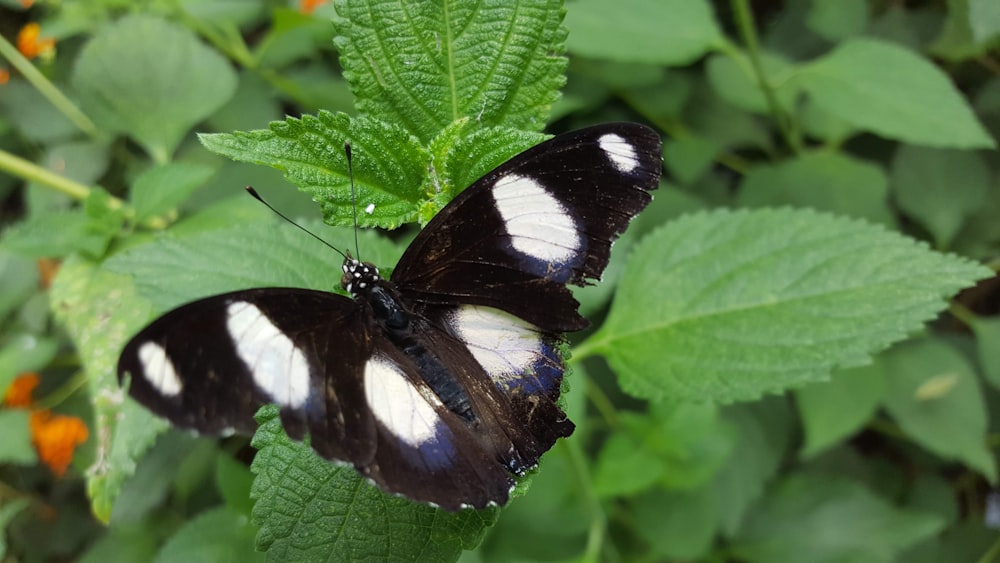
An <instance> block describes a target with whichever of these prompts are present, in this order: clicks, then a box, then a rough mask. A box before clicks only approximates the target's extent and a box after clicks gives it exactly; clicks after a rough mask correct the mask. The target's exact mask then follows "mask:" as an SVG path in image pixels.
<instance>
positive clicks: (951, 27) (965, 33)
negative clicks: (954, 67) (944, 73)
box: [928, 0, 989, 62]
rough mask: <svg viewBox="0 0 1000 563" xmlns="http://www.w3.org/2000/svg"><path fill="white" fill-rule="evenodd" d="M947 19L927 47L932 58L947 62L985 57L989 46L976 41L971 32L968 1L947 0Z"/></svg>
mask: <svg viewBox="0 0 1000 563" xmlns="http://www.w3.org/2000/svg"><path fill="white" fill-rule="evenodd" d="M946 4H947V15H948V17H947V19H945V22H944V26H943V27H941V33H940V35H938V37H937V39H936V40H935V41H934V42H933V43H932V44H931V45H929V46H928V51H929V52H930V53H931V54H933V55H934V56H937V57H941V58H944V59H946V60H948V61H955V62H960V61H966V60H970V59H975V58H978V57H981V56H984V55H986V53H987V51H988V50H989V46H988V45H987V44H986V43H984V42H980V41H978V40H977V38H976V35H975V32H974V31H973V20H972V14H971V12H970V4H971V2H970V0H948V1H947V2H946Z"/></svg>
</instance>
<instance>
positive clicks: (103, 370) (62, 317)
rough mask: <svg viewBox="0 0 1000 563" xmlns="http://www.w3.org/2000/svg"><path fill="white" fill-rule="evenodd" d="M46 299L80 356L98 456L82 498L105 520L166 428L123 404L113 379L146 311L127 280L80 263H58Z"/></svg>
mask: <svg viewBox="0 0 1000 563" xmlns="http://www.w3.org/2000/svg"><path fill="white" fill-rule="evenodd" d="M51 295H52V297H51V306H52V310H53V313H54V314H55V316H56V318H57V319H58V320H59V322H60V323H62V325H63V326H64V327H66V329H67V331H68V332H69V335H70V338H71V339H72V340H73V343H74V345H75V346H76V349H77V350H79V351H80V359H81V361H82V363H83V367H84V370H85V371H86V373H87V377H88V383H89V386H90V390H91V396H92V397H93V402H94V422H95V425H96V428H95V429H94V431H93V433H92V436H94V438H96V440H97V441H98V442H97V454H98V455H97V459H96V461H95V463H94V465H93V466H92V467H91V468H90V469H89V470H88V472H87V493H88V495H89V496H90V499H91V502H92V508H93V511H94V513H95V514H96V515H97V516H98V518H101V519H102V520H105V521H107V520H108V518H110V516H111V506H112V503H114V500H115V498H116V497H117V496H118V493H119V491H120V490H121V487H122V483H123V482H124V481H125V479H126V478H128V476H130V475H132V473H133V472H135V467H136V461H135V460H136V459H138V458H139V457H140V455H141V454H142V453H143V452H144V451H146V449H147V448H148V447H149V446H150V444H152V442H153V440H155V438H156V435H157V434H158V433H159V432H162V430H163V429H164V428H166V422H164V421H162V420H160V419H157V418H155V417H154V416H153V415H152V414H150V413H149V411H147V410H146V409H144V408H142V407H140V406H139V405H138V404H137V403H135V402H133V401H131V400H127V399H126V397H125V394H124V392H122V391H121V390H120V389H119V387H118V382H117V380H116V377H115V368H116V366H117V364H118V354H119V352H120V351H121V347H122V346H123V345H124V344H125V340H126V339H127V338H128V337H130V336H131V335H132V334H134V333H135V332H136V331H137V330H138V329H139V328H140V327H141V326H142V323H144V322H146V321H147V320H148V318H149V311H150V307H149V304H148V302H146V301H144V300H142V299H140V298H139V297H138V296H136V294H135V289H134V287H133V285H132V283H131V282H130V281H129V280H128V278H126V277H125V276H122V275H119V274H114V273H111V272H107V271H104V270H99V269H97V268H96V267H95V266H94V265H93V264H92V263H89V262H86V261H84V260H80V259H73V260H68V261H66V262H64V263H63V265H62V267H61V268H60V269H59V274H58V275H57V276H56V279H55V281H54V282H53V284H52V289H51Z"/></svg>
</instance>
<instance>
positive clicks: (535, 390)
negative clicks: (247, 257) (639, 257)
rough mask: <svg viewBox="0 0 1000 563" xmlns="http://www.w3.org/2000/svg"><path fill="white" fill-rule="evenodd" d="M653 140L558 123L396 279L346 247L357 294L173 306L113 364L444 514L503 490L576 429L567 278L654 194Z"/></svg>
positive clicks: (474, 193)
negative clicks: (568, 399) (568, 376)
mask: <svg viewBox="0 0 1000 563" xmlns="http://www.w3.org/2000/svg"><path fill="white" fill-rule="evenodd" d="M659 174H660V141H659V137H658V136H657V135H656V133H655V132H653V131H652V130H650V129H648V128H646V127H643V126H640V125H633V124H610V125H604V126H597V127H591V128H588V129H584V130H581V131H577V132H574V133H569V134H566V135H561V136H558V137H555V138H553V139H551V140H549V141H547V142H545V143H542V144H541V145H538V146H537V147H535V148H532V149H530V150H528V151H526V152H524V153H522V154H520V155H518V156H516V157H514V158H513V159H511V160H510V161H508V162H507V163H505V164H503V165H501V166H500V167H498V168H497V169H496V170H494V171H493V172H491V173H489V174H487V175H486V176H485V177H483V178H482V179H480V180H478V181H477V182H475V183H474V184H473V185H472V186H470V187H469V188H468V189H467V190H465V191H464V192H463V193H462V194H460V195H459V196H458V197H456V198H455V200H454V201H452V202H451V203H450V204H448V205H447V206H446V207H445V208H444V209H443V210H442V211H441V212H440V213H439V214H438V215H437V217H435V218H434V219H433V220H432V221H431V222H430V223H429V224H428V225H427V227H426V228H425V229H424V230H423V231H422V232H421V233H420V234H419V235H418V236H417V237H416V239H415V240H414V241H413V243H412V244H411V245H410V247H409V248H408V249H407V250H406V252H405V253H404V255H403V257H402V259H401V260H400V262H399V264H398V265H397V267H396V268H395V270H394V272H393V275H392V281H391V282H388V281H386V280H384V279H382V278H381V277H380V276H379V275H378V271H377V269H376V268H375V267H374V266H373V265H369V264H363V263H361V262H358V261H356V260H353V259H350V258H348V259H347V260H345V263H344V285H345V289H347V290H348V291H349V292H351V294H352V295H353V296H354V299H353V300H352V299H348V298H346V297H342V296H339V295H335V294H332V293H324V292H319V291H312V290H305V289H290V288H263V289H251V290H245V291H238V292H234V293H229V294H224V295H217V296H215V297H209V298H207V299H203V300H200V301H195V302H193V303H189V304H187V305H184V306H182V307H180V308H178V309H175V310H173V311H171V312H169V313H167V314H165V315H164V316H162V317H160V318H159V319H157V320H155V321H154V322H153V323H152V324H150V325H149V326H148V327H146V328H145V329H143V330H142V331H141V332H139V333H138V334H137V335H136V336H135V337H134V338H133V339H132V340H131V341H130V342H129V343H128V345H126V347H125V349H124V351H123V352H122V355H121V359H120V360H119V365H118V372H119V377H120V378H121V379H122V380H123V381H124V380H125V379H126V378H130V379H131V388H130V393H131V395H132V396H133V397H134V398H135V399H137V400H138V401H139V402H141V403H142V404H144V405H146V406H147V407H149V408H150V409H151V410H152V411H153V412H155V413H157V414H159V415H161V416H164V417H165V418H167V419H169V420H170V421H171V422H173V423H174V424H176V425H178V426H182V427H186V428H193V429H196V430H198V431H200V432H204V433H224V432H226V431H230V430H233V431H239V432H245V433H250V432H253V430H254V429H255V424H254V420H253V415H254V413H255V412H256V411H257V409H258V408H259V407H260V406H262V405H264V404H269V403H274V404H277V405H278V406H280V407H281V419H282V423H283V425H284V427H285V429H286V431H287V432H288V434H289V436H291V437H292V438H295V439H302V438H304V437H306V436H307V435H308V437H309V439H310V444H311V445H312V447H313V448H314V449H315V450H316V451H317V452H318V453H319V454H321V455H323V456H324V457H326V458H329V459H332V460H340V461H344V462H348V463H351V464H353V465H354V466H355V467H356V468H357V469H358V471H359V472H360V473H361V474H362V475H365V476H366V477H368V478H370V479H371V480H372V481H374V482H375V483H376V484H378V485H379V486H380V487H381V488H382V489H384V490H386V491H388V492H392V493H396V494H401V495H404V496H406V497H408V498H411V499H413V500H417V501H421V502H428V503H433V504H436V505H438V506H441V507H443V508H447V509H449V510H458V509H460V508H463V507H467V506H472V507H476V508H482V507H484V506H487V505H489V504H503V503H504V502H506V500H507V498H508V494H509V491H510V490H511V487H512V486H513V484H514V478H515V476H517V475H520V474H523V473H524V472H525V471H527V470H529V469H531V468H532V467H534V466H535V465H536V464H537V463H538V460H539V457H540V456H541V455H542V454H544V453H545V452H546V451H547V450H548V449H549V448H551V447H552V445H553V444H554V443H555V442H556V440H557V439H559V438H561V437H565V436H569V435H570V434H571V433H572V432H573V423H572V422H570V421H569V420H568V419H567V418H566V415H565V413H563V411H562V410H561V409H560V408H559V406H558V404H557V402H558V400H559V394H560V391H561V386H562V379H563V372H564V362H563V358H562V355H561V353H560V349H561V346H562V338H563V333H564V332H566V331H571V330H579V329H581V328H584V327H585V326H586V325H587V322H586V320H585V319H583V318H582V317H581V316H580V315H579V314H578V313H577V302H576V300H575V299H573V296H572V294H571V293H570V292H569V290H568V288H567V287H566V285H567V284H570V283H572V284H584V283H587V281H588V280H592V279H597V278H599V277H600V275H601V273H602V272H603V271H604V268H605V267H606V266H607V263H608V258H609V252H610V248H611V244H612V243H613V242H614V240H615V239H616V238H617V237H618V236H619V235H620V234H621V233H622V232H623V231H624V230H625V228H626V226H627V225H628V223H629V221H631V220H632V218H633V217H634V216H635V215H636V214H637V213H638V212H639V211H640V210H642V208H643V207H645V206H646V204H648V203H649V201H650V199H651V195H650V193H649V192H650V191H651V190H653V189H655V187H656V185H657V183H658V180H659Z"/></svg>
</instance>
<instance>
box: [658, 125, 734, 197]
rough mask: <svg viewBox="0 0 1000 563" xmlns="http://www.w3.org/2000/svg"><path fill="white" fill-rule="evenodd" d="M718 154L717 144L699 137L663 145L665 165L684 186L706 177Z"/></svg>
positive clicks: (685, 138) (681, 139) (686, 138)
mask: <svg viewBox="0 0 1000 563" xmlns="http://www.w3.org/2000/svg"><path fill="white" fill-rule="evenodd" d="M718 154H719V146H718V145H717V144H715V143H714V142H713V141H710V140H708V139H705V138H702V137H698V136H689V137H683V138H680V139H675V140H671V141H668V142H667V143H665V144H664V145H663V161H664V164H665V165H666V167H667V169H668V170H670V171H671V172H672V173H673V175H674V176H675V177H676V178H677V181H678V182H679V183H681V184H683V185H690V184H693V183H694V182H696V181H697V180H698V179H700V178H701V177H702V176H704V174H705V173H706V172H708V171H709V169H711V167H712V165H713V164H715V157H716V156H717V155H718ZM657 195H659V193H657Z"/></svg>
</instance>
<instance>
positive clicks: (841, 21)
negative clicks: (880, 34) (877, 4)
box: [806, 0, 868, 41]
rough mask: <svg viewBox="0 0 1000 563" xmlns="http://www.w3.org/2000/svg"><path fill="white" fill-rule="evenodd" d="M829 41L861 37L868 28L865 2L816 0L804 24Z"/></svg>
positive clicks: (863, 0) (866, 3)
mask: <svg viewBox="0 0 1000 563" xmlns="http://www.w3.org/2000/svg"><path fill="white" fill-rule="evenodd" d="M806 23H807V24H808V25H809V29H811V30H813V31H815V32H816V33H817V34H818V35H819V36H820V37H823V38H824V39H829V40H830V41H840V40H843V39H847V38H848V37H854V36H856V35H861V34H862V33H863V32H864V31H865V27H867V26H868V2H867V0H816V1H815V2H813V5H812V9H811V10H810V12H809V18H808V20H807V22H806Z"/></svg>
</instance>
